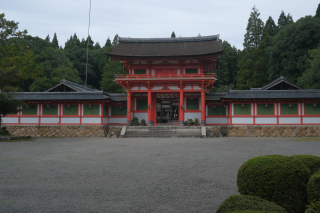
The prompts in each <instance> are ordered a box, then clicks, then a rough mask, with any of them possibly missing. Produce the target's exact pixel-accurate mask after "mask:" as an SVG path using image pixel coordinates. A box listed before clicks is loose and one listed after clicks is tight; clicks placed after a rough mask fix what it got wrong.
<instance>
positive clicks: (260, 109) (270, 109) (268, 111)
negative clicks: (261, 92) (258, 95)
mask: <svg viewBox="0 0 320 213" xmlns="http://www.w3.org/2000/svg"><path fill="white" fill-rule="evenodd" d="M257 114H258V115H274V104H268V105H267V107H266V105H265V104H257Z"/></svg>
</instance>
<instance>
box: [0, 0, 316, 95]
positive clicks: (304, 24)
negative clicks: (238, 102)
mask: <svg viewBox="0 0 320 213" xmlns="http://www.w3.org/2000/svg"><path fill="white" fill-rule="evenodd" d="M315 11H316V13H315V15H314V16H305V17H302V18H300V19H298V20H297V21H296V22H294V21H293V19H292V16H291V15H290V14H289V13H288V14H287V15H286V14H285V13H284V12H283V11H282V12H281V14H280V16H279V18H278V21H277V23H276V22H275V21H274V20H273V19H272V17H270V16H269V18H268V20H267V21H266V22H263V21H262V20H261V19H260V18H259V16H260V13H259V11H258V9H257V8H256V7H253V8H252V12H251V14H250V16H249V20H248V24H247V28H246V33H245V35H244V43H243V46H244V48H243V50H239V49H237V48H236V47H235V46H232V45H231V44H230V43H229V42H228V41H223V43H222V45H223V50H224V53H223V55H222V56H221V57H220V60H219V65H218V69H217V70H215V71H214V72H216V74H217V78H218V81H216V82H215V88H214V89H212V91H211V92H223V91H228V90H230V89H238V90H243V89H250V88H257V87H262V86H264V85H266V84H268V83H269V82H271V81H272V80H275V79H276V78H278V77H280V76H285V77H286V78H287V79H288V80H289V81H291V82H293V83H296V84H298V85H299V86H302V87H303V88H305V89H316V88H320V46H319V45H320V4H319V5H318V8H315ZM0 28H1V34H0V56H1V59H0V90H1V91H26V92H28V91H30V92H38V91H44V90H46V89H48V88H50V87H52V86H53V85H55V84H56V83H58V82H59V81H60V80H61V79H67V80H69V81H73V82H75V83H78V84H82V85H84V82H85V78H86V57H87V46H88V66H87V85H88V87H91V88H96V89H101V90H103V91H106V92H124V90H123V89H122V88H121V87H120V86H118V85H117V84H116V83H114V82H113V79H114V74H115V73H125V71H124V70H123V68H122V66H121V64H120V63H119V62H117V63H115V62H113V61H110V60H109V59H108V58H107V57H106V56H105V53H108V52H110V51H111V50H112V48H113V45H114V43H115V41H116V39H117V37H118V35H115V36H114V38H113V40H112V41H111V40H110V39H109V38H107V39H106V43H105V44H104V45H103V46H102V45H100V44H99V43H98V42H96V43H95V42H94V41H93V40H92V38H91V37H90V36H89V37H88V38H87V39H84V38H82V39H81V40H80V38H78V36H77V34H76V33H75V34H74V35H71V36H70V38H69V39H68V40H67V41H66V42H65V43H64V47H62V45H61V43H60V42H59V40H58V36H57V35H56V34H54V35H53V38H52V39H51V38H50V36H49V35H48V36H47V37H46V38H45V39H42V38H39V37H37V36H31V35H28V34H27V31H26V30H24V31H19V30H18V22H15V21H9V20H6V19H5V14H0ZM171 36H175V33H174V32H173V33H172V35H171ZM198 36H201V35H200V34H199V35H198Z"/></svg>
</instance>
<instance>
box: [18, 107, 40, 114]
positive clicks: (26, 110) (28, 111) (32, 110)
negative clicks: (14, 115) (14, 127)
mask: <svg viewBox="0 0 320 213" xmlns="http://www.w3.org/2000/svg"><path fill="white" fill-rule="evenodd" d="M37 114H38V106H37V105H28V107H24V108H23V109H22V115H37Z"/></svg>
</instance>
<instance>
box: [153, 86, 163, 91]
mask: <svg viewBox="0 0 320 213" xmlns="http://www.w3.org/2000/svg"><path fill="white" fill-rule="evenodd" d="M162 88H163V86H154V87H153V88H152V90H159V89H162Z"/></svg>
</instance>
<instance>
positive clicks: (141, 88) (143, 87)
mask: <svg viewBox="0 0 320 213" xmlns="http://www.w3.org/2000/svg"><path fill="white" fill-rule="evenodd" d="M140 90H148V89H147V88H146V87H145V86H140Z"/></svg>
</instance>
